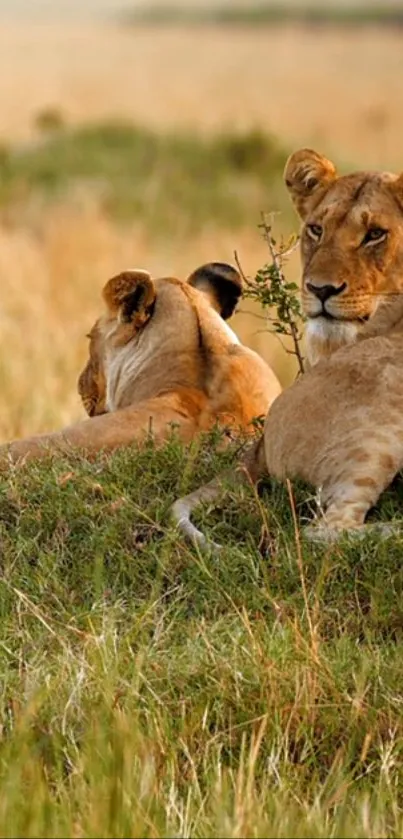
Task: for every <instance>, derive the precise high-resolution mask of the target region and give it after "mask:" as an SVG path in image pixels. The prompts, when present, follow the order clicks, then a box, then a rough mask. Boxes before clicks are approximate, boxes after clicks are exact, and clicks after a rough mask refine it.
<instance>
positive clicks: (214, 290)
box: [188, 262, 242, 320]
mask: <svg viewBox="0 0 403 839" xmlns="http://www.w3.org/2000/svg"><path fill="white" fill-rule="evenodd" d="M188 283H189V285H191V286H194V288H197V289H198V290H199V291H202V292H204V294H206V295H207V297H208V298H209V300H210V303H211V305H212V306H213V307H214V309H216V310H217V312H219V313H220V315H221V317H222V318H224V319H225V320H227V318H230V317H231V315H232V314H233V312H234V309H235V306H236V304H237V302H238V300H239V298H240V296H241V294H242V279H241V275H240V273H239V271H237V270H236V268H234V267H233V266H232V265H228V264H227V263H226V262H208V263H207V264H206V265H201V267H200V268H197V269H196V271H193V273H192V274H191V275H190V277H189V278H188Z"/></svg>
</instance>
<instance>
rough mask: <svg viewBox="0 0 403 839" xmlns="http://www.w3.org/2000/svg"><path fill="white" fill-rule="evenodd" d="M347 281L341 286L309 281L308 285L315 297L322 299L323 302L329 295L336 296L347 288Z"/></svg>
mask: <svg viewBox="0 0 403 839" xmlns="http://www.w3.org/2000/svg"><path fill="white" fill-rule="evenodd" d="M346 286H347V283H343V284H342V285H339V286H334V285H314V284H313V283H307V284H306V287H307V289H308V291H310V292H312V294H314V295H315V297H317V298H318V300H320V302H321V303H325V302H326V300H328V299H329V297H335V296H336V295H337V294H341V293H342V291H344V289H345V288H346Z"/></svg>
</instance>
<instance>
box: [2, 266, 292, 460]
mask: <svg viewBox="0 0 403 839" xmlns="http://www.w3.org/2000/svg"><path fill="white" fill-rule="evenodd" d="M241 291H242V283H241V278H240V275H239V273H238V272H237V271H236V270H235V268H233V267H232V266H231V265H227V264H226V263H219V262H213V263H209V264H207V265H203V266H201V267H200V268H198V269H197V270H196V271H194V273H193V274H191V276H190V277H189V278H188V280H187V281H186V282H185V281H181V280H178V279H174V278H172V277H164V278H161V279H155V280H153V279H152V278H151V276H150V274H149V273H147V272H146V271H141V270H133V271H124V272H123V273H121V274H119V275H118V276H116V277H113V278H112V279H111V280H109V282H107V284H106V286H105V287H104V290H103V299H104V303H105V304H106V312H105V314H104V315H103V316H102V317H100V318H99V320H97V322H96V323H95V325H94V326H93V328H92V330H91V332H90V334H89V339H90V343H89V361H88V363H87V365H86V367H85V369H84V370H83V372H82V373H81V376H80V378H79V381H78V390H79V393H80V396H81V399H82V401H83V404H84V407H85V409H86V411H87V413H88V414H89V417H90V419H87V420H84V421H82V422H79V423H76V424H74V425H70V426H68V427H67V428H64V429H63V430H61V431H58V432H55V433H50V434H44V435H40V436H36V437H30V438H27V439H24V440H16V441H13V442H11V443H8V444H5V445H3V446H0V463H3V465H6V464H7V463H10V462H17V461H19V460H21V459H22V458H23V459H31V458H40V457H44V456H45V455H48V454H52V453H57V452H63V451H64V452H66V451H70V450H71V449H72V448H78V449H81V450H84V452H86V453H87V455H93V454H95V453H97V452H99V451H101V450H102V451H111V450H113V449H116V448H118V447H122V446H127V445H129V444H130V443H132V442H134V441H136V440H140V441H141V440H142V439H144V438H145V437H147V436H148V435H149V434H150V433H151V434H152V436H153V438H154V440H155V441H156V442H157V443H161V442H162V441H163V440H164V439H166V438H167V437H168V435H169V433H170V432H171V429H172V424H174V425H175V426H176V427H177V431H178V434H179V436H180V438H181V439H182V440H183V441H185V442H188V441H190V440H192V439H193V437H194V436H195V435H196V434H197V433H198V432H201V431H206V430H208V429H210V428H212V427H213V426H214V425H215V424H217V423H218V424H219V425H223V426H225V427H226V428H228V429H230V430H231V431H233V432H236V431H239V430H242V431H244V432H245V431H246V432H248V431H252V430H253V429H254V425H253V420H254V419H255V418H256V417H258V416H262V415H265V414H266V412H267V409H268V407H269V405H270V404H271V402H272V401H273V400H274V399H275V397H276V396H277V395H278V394H279V392H280V390H281V388H280V384H279V382H278V380H277V378H276V376H275V375H274V373H273V371H272V370H271V369H270V368H269V366H268V365H267V364H266V363H265V362H264V361H263V359H261V358H260V356H258V355H257V353H255V352H253V351H252V350H250V349H248V348H247V347H244V346H242V345H241V344H240V343H239V341H238V338H237V337H236V335H235V333H234V332H233V331H232V330H231V329H230V327H229V326H228V324H227V323H226V320H227V318H229V317H230V316H231V315H232V313H233V311H234V309H235V306H236V303H237V302H238V299H239V297H240V295H241Z"/></svg>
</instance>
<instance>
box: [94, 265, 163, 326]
mask: <svg viewBox="0 0 403 839" xmlns="http://www.w3.org/2000/svg"><path fill="white" fill-rule="evenodd" d="M102 294H103V298H104V300H105V303H106V305H107V307H108V309H109V312H110V314H111V315H114V316H116V317H117V318H118V319H119V321H120V322H121V323H132V324H133V326H136V327H139V326H144V324H145V323H146V322H147V320H148V319H149V318H150V316H151V313H152V309H153V305H154V302H155V288H154V283H153V281H152V279H151V276H150V274H149V273H148V272H147V271H141V270H135V271H122V273H121V274H118V275H117V276H116V277H112V279H111V280H108V282H107V283H106V286H105V287H104V290H103V292H102Z"/></svg>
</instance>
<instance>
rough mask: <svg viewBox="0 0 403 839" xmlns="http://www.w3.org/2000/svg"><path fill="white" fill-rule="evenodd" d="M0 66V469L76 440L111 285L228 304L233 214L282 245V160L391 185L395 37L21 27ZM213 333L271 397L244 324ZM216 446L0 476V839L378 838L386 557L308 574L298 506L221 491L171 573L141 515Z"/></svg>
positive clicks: (169, 542)
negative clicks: (209, 264)
mask: <svg viewBox="0 0 403 839" xmlns="http://www.w3.org/2000/svg"><path fill="white" fill-rule="evenodd" d="M0 55H1V65H2V72H1V74H0V102H1V109H0V277H1V284H0V385H1V396H2V408H1V411H0V436H1V439H2V441H5V440H8V439H11V438H13V437H16V436H24V435H27V434H33V433H37V432H41V431H45V430H50V429H56V428H58V427H60V426H61V425H63V424H66V423H68V422H71V421H73V420H75V419H80V418H82V417H83V409H82V407H81V406H80V403H79V399H78V395H77V392H76V379H77V376H78V373H79V372H80V370H81V368H82V366H83V364H84V363H85V360H86V353H87V341H86V337H85V335H86V333H87V332H88V330H89V328H90V327H91V326H92V324H93V322H94V320H95V318H96V317H97V316H98V315H99V314H100V311H101V309H100V307H101V299H100V290H101V288H102V286H103V284H104V283H105V281H106V280H107V279H108V278H109V277H110V276H112V275H113V274H114V273H117V272H118V271H119V270H121V269H123V268H125V267H129V266H137V267H144V268H146V269H148V270H150V271H151V272H152V273H153V274H155V275H158V274H159V275H166V274H173V275H178V276H185V275H187V274H189V273H190V272H191V271H192V270H193V269H194V268H195V267H197V266H198V265H200V264H202V263H203V262H206V261H209V260H216V259H217V260H224V261H230V262H231V261H233V259H234V252H235V251H236V252H237V255H238V258H239V260H240V262H241V264H242V267H243V270H244V272H245V273H246V274H247V275H248V276H251V277H253V276H254V274H255V272H256V270H257V269H258V268H259V267H260V266H262V265H263V264H264V263H265V262H267V261H268V259H269V254H268V251H267V246H266V244H265V242H264V240H263V237H262V235H261V230H260V229H259V227H258V225H259V223H260V221H261V213H262V212H264V213H272V212H273V213H274V214H275V215H274V217H273V218H274V226H275V230H276V235H278V237H279V239H280V238H281V237H282V236H285V237H288V236H289V235H290V234H291V233H295V232H297V231H298V222H297V219H296V217H295V215H294V213H293V211H292V210H291V207H290V205H289V202H288V198H287V196H286V194H285V189H284V187H283V185H282V181H281V176H282V169H283V165H284V161H285V159H286V156H287V154H288V152H289V151H291V150H293V149H294V148H297V147H299V146H307V145H309V146H313V147H314V148H317V149H318V150H320V151H322V152H323V153H325V154H326V155H327V156H329V157H331V158H333V159H334V160H335V161H336V162H337V163H338V165H339V167H340V169H341V170H342V171H347V170H348V169H349V168H351V169H352V168H363V167H372V168H375V167H379V168H387V169H393V170H396V171H399V170H400V169H401V168H402V166H403V157H402V150H401V136H402V130H403V99H402V97H401V79H402V71H403V33H402V32H401V31H400V30H399V29H396V28H393V29H392V28H390V27H389V28H388V27H384V26H379V25H378V26H375V25H366V26H365V27H347V28H346V26H340V25H334V24H331V23H329V25H326V26H320V27H316V28H309V27H307V26H301V25H296V24H295V23H294V24H293V23H288V24H287V25H285V24H284V25H279V24H276V25H275V26H271V25H267V26H266V25H265V26H261V25H259V26H255V25H253V26H252V25H247V24H245V25H240V24H237V25H236V26H234V25H217V24H216V23H214V22H213V21H211V22H204V23H203V25H198V24H196V23H192V22H189V20H186V21H183V22H182V23H181V22H180V21H176V22H175V23H172V24H170V25H169V26H167V25H162V23H160V24H158V23H156V22H154V24H153V25H151V24H145V23H143V24H142V25H137V24H136V25H134V24H131V25H129V23H128V22H125V23H123V22H121V21H118V20H111V21H109V22H108V21H106V20H105V19H102V20H99V21H97V20H94V21H92V22H87V21H85V20H80V21H78V20H77V21H75V20H74V16H72V18H71V19H69V20H68V22H66V21H64V22H63V24H62V23H58V22H57V20H52V22H48V23H46V21H41V22H40V23H39V22H36V23H35V22H30V23H28V22H27V21H26V20H25V19H24V16H23V15H21V17H20V19H18V20H17V19H13V20H7V21H4V23H3V24H2V26H1V28H0ZM285 270H286V274H287V278H289V279H290V280H297V279H298V270H299V261H298V255H297V254H296V253H294V254H293V255H292V256H291V258H290V259H289V261H288V263H287V265H286V269H285ZM232 325H233V327H234V329H235V330H236V331H237V333H238V334H239V335H240V337H241V339H242V340H243V341H244V342H245V343H247V344H249V345H250V346H252V347H253V348H254V349H256V350H257V351H258V352H260V353H261V354H262V355H263V356H264V357H265V358H266V359H267V360H268V361H269V362H270V363H271V364H272V365H273V366H274V368H275V370H276V372H277V373H278V375H279V377H280V378H281V380H282V382H283V383H284V384H285V385H286V384H288V383H289V382H291V381H292V380H293V378H294V376H295V373H296V365H295V363H294V361H293V359H292V357H291V356H289V355H287V353H286V351H285V348H284V347H283V346H282V345H281V344H280V343H279V341H278V339H277V338H276V337H274V336H273V335H271V334H270V333H269V325H268V323H267V322H266V321H265V320H264V319H263V317H262V312H261V311H259V309H258V308H257V307H256V305H252V304H251V303H250V302H249V301H247V300H245V301H244V302H243V303H242V304H241V306H240V311H239V312H238V313H237V314H236V315H235V317H234V318H233V321H232ZM288 348H289V347H288ZM221 443H222V441H221V439H220V436H219V434H218V433H212V434H210V435H207V436H206V437H205V438H203V439H202V440H200V441H199V442H198V443H194V444H192V445H191V446H190V447H187V448H184V447H183V446H181V445H180V444H179V443H178V442H177V440H176V439H175V437H174V436H173V437H172V439H171V440H170V441H169V442H168V444H167V445H166V446H165V447H164V448H163V449H161V450H159V451H156V450H154V448H153V446H152V444H151V443H150V444H149V445H147V446H145V447H143V448H142V449H141V450H140V449H137V448H136V447H133V448H132V449H131V450H128V451H125V452H120V453H118V454H116V455H115V456H113V457H110V458H105V457H99V458H98V459H97V460H96V462H93V463H87V462H86V461H85V460H84V459H83V458H82V457H80V456H78V455H75V456H71V457H68V458H64V459H57V460H56V459H55V460H54V461H51V462H48V463H42V464H40V465H35V464H33V465H29V466H28V465H27V466H26V467H24V468H21V469H18V470H12V469H10V471H9V473H8V474H7V475H2V476H1V478H0V554H1V573H0V617H1V620H0V678H1V696H0V835H1V836H4V837H12V836H26V837H36V836H44V837H48V836H49V837H50V836H60V837H62V836H69V837H70V836H73V837H87V836H89V837H92V836H93V837H96V836H105V837H115V836H121V837H126V836H127V837H137V836H150V837H164V836H182V837H187V836H197V837H209V836H211V837H212V836H228V837H244V836H245V837H271V836H273V837H291V836H299V837H305V836H306V837H308V836H313V837H326V836H334V837H347V836H357V837H372V836H373V837H375V836H383V837H389V836H392V837H398V836H401V835H403V809H402V808H403V776H402V760H403V693H402V663H401V662H402V654H403V639H402V629H403V607H402V588H403V573H402V566H401V555H402V549H403V542H402V538H401V537H399V536H398V535H397V536H395V537H393V538H390V539H388V540H384V541H380V540H379V539H376V538H375V537H374V536H372V537H371V536H369V537H367V538H366V540H365V541H363V542H362V543H360V544H359V545H357V544H352V543H351V542H349V541H347V540H346V541H345V542H343V543H340V544H338V545H337V546H332V547H328V548H324V547H319V546H314V547H312V546H307V545H306V544H305V542H304V541H303V539H302V537H301V536H300V532H299V524H301V523H303V522H304V521H305V520H306V518H307V517H308V516H310V515H311V514H312V511H313V510H314V500H313V499H312V497H311V496H310V493H309V491H307V489H306V488H304V487H299V486H295V487H293V488H292V491H291V490H289V489H287V487H282V486H273V485H270V486H266V487H265V489H264V491H263V494H262V495H260V496H258V495H257V494H256V493H255V492H254V491H253V490H252V489H248V488H246V489H242V490H241V489H239V490H237V491H235V490H234V491H231V488H230V487H227V490H226V495H225V501H224V500H223V503H222V508H221V509H220V510H214V511H212V510H204V511H202V513H201V514H200V515H199V518H198V521H199V524H202V525H203V527H204V528H205V529H206V530H208V531H209V532H210V533H211V534H212V536H213V538H215V539H216V541H218V542H221V544H223V545H224V548H223V550H222V552H221V553H220V557H219V559H218V558H217V556H214V555H205V556H203V555H201V554H199V553H198V552H197V551H196V550H194V549H193V548H191V547H189V546H188V545H186V544H185V543H184V542H183V540H182V539H181V538H178V535H177V534H176V533H175V532H174V531H173V529H172V527H171V526H170V523H169V516H168V511H169V507H170V504H171V503H172V501H173V500H174V499H175V498H176V497H177V496H178V495H181V494H184V493H185V492H188V491H190V490H191V489H192V488H195V487H196V486H198V485H199V484H200V483H201V482H202V481H203V480H204V479H205V480H208V479H209V478H210V477H212V476H213V474H215V473H216V472H217V471H218V470H220V469H222V468H223V467H224V466H227V465H228V464H230V463H232V462H234V461H235V460H236V458H237V454H238V447H234V448H229V449H228V448H227V449H225V450H223V448H222V445H221ZM401 501H402V490H401V486H400V482H399V481H396V484H395V485H394V486H393V487H392V488H391V489H390V490H389V491H388V493H386V494H385V496H384V497H383V499H382V502H381V504H380V505H379V507H377V509H376V510H375V511H373V513H372V515H373V516H374V517H375V518H393V517H399V510H400V509H401ZM294 514H296V516H295V515H294Z"/></svg>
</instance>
